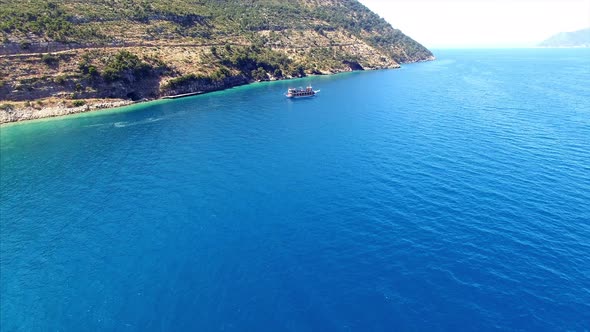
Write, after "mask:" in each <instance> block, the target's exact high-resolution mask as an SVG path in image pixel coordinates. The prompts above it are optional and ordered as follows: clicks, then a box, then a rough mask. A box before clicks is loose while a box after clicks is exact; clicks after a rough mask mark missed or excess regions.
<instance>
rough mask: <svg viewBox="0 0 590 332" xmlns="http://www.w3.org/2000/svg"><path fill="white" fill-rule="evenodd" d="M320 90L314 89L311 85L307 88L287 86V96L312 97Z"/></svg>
mask: <svg viewBox="0 0 590 332" xmlns="http://www.w3.org/2000/svg"><path fill="white" fill-rule="evenodd" d="M318 92H320V90H314V89H313V88H312V87H311V85H310V86H308V87H307V88H305V89H304V88H297V89H294V88H289V89H288V90H287V94H286V95H285V96H287V98H299V97H313V96H315V95H316V94H317V93H318Z"/></svg>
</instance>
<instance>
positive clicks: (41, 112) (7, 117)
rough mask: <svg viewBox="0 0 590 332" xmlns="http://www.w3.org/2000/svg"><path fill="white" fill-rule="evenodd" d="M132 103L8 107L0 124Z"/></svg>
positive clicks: (121, 101)
mask: <svg viewBox="0 0 590 332" xmlns="http://www.w3.org/2000/svg"><path fill="white" fill-rule="evenodd" d="M134 103H135V102H134V101H131V100H115V101H97V102H91V103H88V104H85V105H83V106H77V107H68V106H66V104H65V103H60V104H57V105H54V106H48V107H42V108H41V109H36V108H34V107H32V106H28V107H24V108H9V107H8V108H5V109H2V110H0V124H6V123H12V122H22V121H29V120H37V119H43V118H52V117H58V116H65V115H71V114H77V113H84V112H90V111H96V110H102V109H110V108H115V107H121V106H127V105H131V104H134Z"/></svg>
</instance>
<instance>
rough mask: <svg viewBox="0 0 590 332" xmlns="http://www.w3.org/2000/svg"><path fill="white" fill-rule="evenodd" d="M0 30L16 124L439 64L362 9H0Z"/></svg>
mask: <svg viewBox="0 0 590 332" xmlns="http://www.w3.org/2000/svg"><path fill="white" fill-rule="evenodd" d="M0 31H2V37H3V38H2V40H3V42H2V44H1V46H0V112H9V111H10V112H11V114H15V113H18V112H19V110H21V109H27V110H30V111H31V112H32V113H34V110H35V109H37V110H39V111H40V112H41V110H44V109H49V108H55V107H58V108H59V109H62V108H76V109H84V108H81V107H82V105H94V104H97V103H98V104H99V105H103V104H104V100H142V99H153V98H158V97H162V96H167V95H173V94H180V93H189V92H195V91H204V92H206V91H212V90H219V89H223V88H227V87H231V86H235V85H240V84H246V83H248V82H253V81H264V80H275V79H287V78H293V77H302V76H305V75H309V74H330V73H337V72H342V71H351V70H363V69H380V68H397V67H399V65H400V64H401V63H408V62H415V61H426V60H432V59H433V58H434V57H433V55H432V53H431V52H430V51H428V50H427V49H426V48H424V47H423V46H422V45H420V44H419V43H417V42H416V41H414V40H412V39H411V38H410V37H408V36H406V35H404V34H403V33H401V31H399V30H396V29H394V28H393V27H392V26H391V25H389V24H388V23H387V22H385V21H384V20H383V19H381V18H380V17H379V16H378V15H376V14H374V13H373V12H371V11H370V10H368V9H367V8H366V7H364V6H363V5H362V4H360V3H359V2H357V1H355V0H293V1H275V0H249V1H229V0H226V1H219V0H203V1H199V2H194V1H189V0H167V1H164V0H154V1H145V0H126V1H110V0H85V1H81V0H63V1H60V2H47V1H42V0H29V1H26V2H16V1H13V0H10V1H7V0H0ZM86 108H91V107H90V106H88V107H86ZM6 118H7V117H6V116H4V117H0V119H6ZM10 118H15V117H10ZM19 119H21V118H19Z"/></svg>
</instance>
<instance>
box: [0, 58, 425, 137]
mask: <svg viewBox="0 0 590 332" xmlns="http://www.w3.org/2000/svg"><path fill="white" fill-rule="evenodd" d="M424 61H432V60H422V61H420V62H424ZM399 68H401V66H397V67H390V68H368V69H363V70H350V71H339V72H333V73H322V74H310V75H307V76H304V77H290V78H284V79H281V80H272V81H252V82H247V83H245V84H238V85H230V86H224V87H223V88H222V89H216V90H209V91H199V92H198V93H197V92H195V93H189V94H181V95H170V96H168V95H166V96H161V97H159V98H153V99H142V100H138V101H133V100H127V99H108V100H106V99H96V100H86V101H85V104H84V105H82V106H76V107H68V106H67V105H66V103H65V100H62V101H60V102H59V103H57V104H56V105H51V106H47V107H41V108H40V109H37V108H34V107H33V106H28V107H24V108H17V109H0V127H4V126H7V125H14V124H19V123H28V122H30V121H35V120H42V119H50V118H61V117H66V116H71V115H75V114H84V113H97V114H98V113H100V112H103V111H106V110H112V109H117V108H122V107H126V106H132V105H142V104H147V103H152V102H156V101H172V100H176V99H182V98H187V97H191V96H193V97H194V96H199V95H203V94H207V93H211V92H216V91H224V90H228V89H231V88H234V87H238V86H245V85H252V84H256V83H268V82H279V81H293V80H298V79H305V78H309V77H314V76H333V75H339V74H346V73H351V72H361V71H373V70H384V69H399Z"/></svg>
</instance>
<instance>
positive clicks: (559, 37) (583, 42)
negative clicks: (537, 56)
mask: <svg viewBox="0 0 590 332" xmlns="http://www.w3.org/2000/svg"><path fill="white" fill-rule="evenodd" d="M539 46H541V47H590V28H587V29H582V30H578V31H573V32H561V33H558V34H556V35H554V36H552V37H550V38H548V39H546V40H544V41H543V42H541V43H540V44H539Z"/></svg>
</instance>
